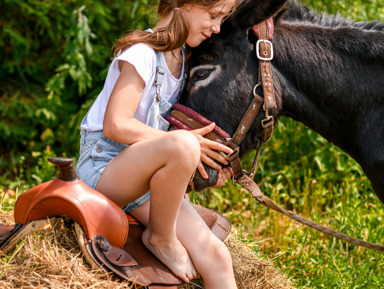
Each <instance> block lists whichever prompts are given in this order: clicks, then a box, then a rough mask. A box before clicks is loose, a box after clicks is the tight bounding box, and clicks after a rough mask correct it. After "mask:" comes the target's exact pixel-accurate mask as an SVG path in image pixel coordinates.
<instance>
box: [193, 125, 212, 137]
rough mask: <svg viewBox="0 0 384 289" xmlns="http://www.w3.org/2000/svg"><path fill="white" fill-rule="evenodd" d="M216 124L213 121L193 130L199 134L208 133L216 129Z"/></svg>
mask: <svg viewBox="0 0 384 289" xmlns="http://www.w3.org/2000/svg"><path fill="white" fill-rule="evenodd" d="M215 126H216V124H215V123H214V122H212V123H211V124H209V125H207V126H204V127H202V128H198V129H195V130H193V131H192V132H193V133H195V134H198V135H206V134H207V133H209V132H211V131H213V130H214V129H215Z"/></svg>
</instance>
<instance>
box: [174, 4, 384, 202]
mask: <svg viewBox="0 0 384 289" xmlns="http://www.w3.org/2000/svg"><path fill="white" fill-rule="evenodd" d="M285 2H286V1H278V0H275V1H258V0H249V1H245V2H243V4H241V5H240V6H239V8H238V10H237V11H236V13H235V14H234V15H233V16H232V17H231V18H230V19H228V20H227V21H226V22H225V23H224V24H223V26H222V29H221V32H220V34H218V35H215V36H214V37H211V39H209V40H207V41H205V42H203V44H202V45H200V46H199V47H198V48H196V49H193V50H192V56H191V58H190V67H189V68H190V77H189V82H188V85H187V89H186V92H185V94H184V96H183V97H182V100H181V102H182V103H183V104H184V105H186V106H188V107H190V108H192V109H194V110H196V111H197V112H199V113H200V114H202V115H203V116H205V117H206V118H208V119H209V120H211V121H214V122H215V123H216V124H217V125H218V126H220V127H221V128H223V129H224V130H225V131H227V132H228V133H229V134H230V135H233V133H234V132H235V130H236V128H237V126H238V125H239V123H240V121H241V118H242V117H243V115H244V113H245V111H246V109H247V108H248V106H249V103H250V102H251V100H252V98H253V93H252V90H253V88H254V86H255V84H256V83H257V82H258V71H259V70H258V60H257V59H256V53H255V43H256V41H257V38H256V36H255V35H254V33H253V31H252V26H253V25H255V24H258V23H259V22H261V21H263V20H265V19H266V18H268V17H270V16H274V18H273V21H274V26H275V32H274V38H273V40H272V43H273V47H274V50H275V51H274V52H275V53H274V58H273V60H272V62H271V66H272V76H273V80H274V85H275V97H276V100H277V109H273V110H271V111H270V112H272V114H273V115H274V116H275V118H276V117H278V116H281V115H283V116H288V117H291V118H293V119H295V120H297V121H300V122H302V123H303V124H305V125H306V126H308V127H309V128H311V129H313V130H314V131H316V132H318V133H319V134H320V135H322V136H323V137H324V138H325V139H327V140H328V141H330V142H332V143H334V144H335V145H337V146H338V147H340V148H341V149H342V150H344V151H345V152H347V153H348V154H349V155H350V156H351V157H353V158H354V159H355V160H356V161H357V162H358V163H359V164H360V165H361V167H362V169H363V170H364V172H365V173H366V175H367V176H368V178H369V179H370V181H371V183H372V186H373V189H374V190H375V192H376V194H377V195H378V196H379V198H380V199H381V201H382V202H384V176H383V173H384V89H383V84H384V31H383V30H384V24H383V23H380V22H377V21H374V22H353V21H351V20H349V19H343V18H341V17H340V16H329V15H321V16H318V15H316V14H315V13H314V12H313V11H311V10H309V9H308V8H306V7H304V6H302V5H301V4H300V3H298V2H296V1H290V2H288V3H287V4H286V5H285V7H284V8H282V9H281V7H282V6H283V5H284V4H285ZM257 92H258V93H259V94H260V95H262V90H259V88H258V89H257ZM263 118H264V114H263V113H262V112H260V113H259V114H258V115H257V117H256V119H255V121H254V122H253V124H252V126H251V127H250V129H249V131H248V133H247V135H246V137H245V139H244V141H243V142H242V143H241V146H240V148H241V151H243V152H246V151H248V150H250V149H253V148H255V147H256V145H257V143H258V142H259V141H260V138H261V130H262V129H261V125H260V121H261V120H262V119H263ZM210 176H211V178H213V179H214V174H213V173H212V172H211V174H210ZM214 181H215V180H212V182H213V183H214ZM195 182H197V186H198V187H203V186H204V184H202V180H201V179H200V184H199V180H198V179H197V180H195Z"/></svg>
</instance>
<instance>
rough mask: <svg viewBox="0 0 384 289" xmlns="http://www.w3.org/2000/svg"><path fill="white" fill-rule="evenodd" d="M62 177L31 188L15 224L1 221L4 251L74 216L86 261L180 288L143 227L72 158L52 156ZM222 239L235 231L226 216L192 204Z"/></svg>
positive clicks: (22, 198) (156, 285)
mask: <svg viewBox="0 0 384 289" xmlns="http://www.w3.org/2000/svg"><path fill="white" fill-rule="evenodd" d="M49 161H50V162H52V163H54V164H55V165H57V166H58V168H59V176H58V177H57V178H56V179H54V180H52V181H49V182H46V183H43V184H41V185H38V186H36V187H33V188H32V189H30V190H28V191H26V192H25V193H23V194H22V195H20V197H19V198H18V199H17V201H16V204H15V208H14V218H15V224H13V225H2V224H0V250H1V251H2V252H3V253H5V254H8V253H10V252H12V251H13V250H14V249H15V247H16V245H17V244H18V243H19V242H20V241H21V239H23V238H25V237H26V236H27V235H29V234H31V233H32V232H34V231H36V230H37V229H39V228H43V227H44V226H45V225H46V223H47V222H49V221H51V223H52V221H53V223H54V222H55V221H56V220H57V217H64V218H65V219H66V220H72V221H74V222H73V223H74V228H75V233H76V236H77V241H78V243H79V245H80V248H81V249H82V251H83V253H84V256H85V259H86V261H87V262H88V263H89V264H90V265H95V264H97V265H98V266H101V267H102V268H103V269H104V270H105V271H106V272H114V273H115V274H116V275H117V276H119V277H121V278H123V279H126V280H129V281H131V282H134V283H135V284H138V285H141V286H148V287H149V288H151V289H153V288H177V287H178V285H180V284H182V283H183V281H182V280H180V279H179V278H178V277H176V276H175V275H174V274H173V273H172V272H171V271H170V270H169V269H168V268H167V267H166V266H165V265H164V264H162V263H161V262H160V261H159V260H158V259H157V258H156V257H155V256H154V255H153V254H152V253H151V252H150V251H149V250H147V248H146V247H145V246H144V245H143V243H142V242H141V234H142V232H143V231H144V229H145V228H144V227H143V226H142V225H141V224H140V223H139V222H138V221H137V220H135V219H134V218H133V217H132V216H130V215H129V214H127V213H125V212H124V211H123V210H122V209H121V208H120V207H118V206H117V205H116V204H115V203H113V202H112V201H110V200H109V199H107V198H106V197H105V196H104V195H102V194H100V193H99V192H97V191H95V190H93V189H91V188H90V187H88V186H87V185H85V184H84V183H83V182H82V181H81V180H80V179H79V178H78V176H77V175H76V172H75V170H74V168H73V165H72V162H73V159H68V158H50V159H49ZM193 207H194V208H195V209H196V211H197V212H198V213H199V214H200V216H201V217H202V218H203V219H204V221H205V222H206V223H207V225H208V226H209V227H210V228H211V230H212V232H213V233H214V234H215V235H216V236H217V237H219V238H220V239H221V240H222V241H224V240H225V239H226V237H227V236H228V235H229V233H230V230H231V224H230V222H229V220H228V219H227V218H225V217H224V216H222V215H220V214H219V213H217V212H215V211H213V210H210V209H207V208H204V207H201V206H198V205H193Z"/></svg>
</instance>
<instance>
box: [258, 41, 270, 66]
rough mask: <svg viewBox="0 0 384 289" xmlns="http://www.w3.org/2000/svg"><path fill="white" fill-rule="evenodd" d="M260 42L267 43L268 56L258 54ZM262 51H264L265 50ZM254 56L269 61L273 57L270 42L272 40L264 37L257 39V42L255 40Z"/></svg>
mask: <svg viewBox="0 0 384 289" xmlns="http://www.w3.org/2000/svg"><path fill="white" fill-rule="evenodd" d="M261 42H263V43H264V44H269V52H270V55H271V56H270V57H263V56H261V55H260V43H261ZM264 52H266V50H265V51H264ZM256 56H257V58H258V59H259V60H261V61H271V60H272V59H273V44H272V42H271V41H269V40H265V39H260V40H257V42H256Z"/></svg>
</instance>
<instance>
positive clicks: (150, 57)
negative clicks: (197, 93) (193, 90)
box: [81, 43, 185, 131]
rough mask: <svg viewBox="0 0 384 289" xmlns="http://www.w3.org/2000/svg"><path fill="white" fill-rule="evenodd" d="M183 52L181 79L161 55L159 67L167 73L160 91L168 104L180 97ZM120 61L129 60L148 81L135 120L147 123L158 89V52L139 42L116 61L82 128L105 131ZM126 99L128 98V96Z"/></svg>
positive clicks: (121, 54) (116, 58) (182, 70)
mask: <svg viewBox="0 0 384 289" xmlns="http://www.w3.org/2000/svg"><path fill="white" fill-rule="evenodd" d="M181 50H182V55H183V67H182V69H181V73H180V78H179V79H177V78H175V77H174V76H173V75H172V73H171V72H170V71H169V69H168V66H167V63H166V61H165V57H164V53H162V52H160V64H161V66H162V67H163V68H164V70H165V74H164V78H163V83H162V85H161V88H160V95H161V97H162V98H164V99H166V100H168V101H172V100H174V99H175V98H176V97H177V96H178V94H179V91H180V88H181V84H182V82H183V75H184V62H185V56H184V50H183V48H182V49H181ZM119 61H127V62H129V63H130V64H132V65H133V66H134V67H135V69H136V71H137V73H138V74H139V75H140V76H141V78H142V79H143V80H144V82H145V87H144V90H143V94H142V96H141V99H140V102H139V105H138V107H137V109H136V111H135V114H134V116H133V117H134V118H135V119H137V120H139V121H141V122H142V123H146V121H147V115H148V111H149V108H150V107H151V105H152V101H153V98H154V96H155V90H156V89H155V86H154V85H153V82H154V80H155V75H156V66H157V64H156V63H157V62H156V53H155V50H153V49H152V48H151V47H149V46H148V45H146V44H143V43H137V44H134V45H132V46H131V47H129V48H128V49H126V50H125V51H124V52H123V53H120V52H119V53H118V54H117V55H116V57H115V58H114V59H113V61H112V64H111V66H110V67H109V70H108V75H107V78H106V80H105V83H104V88H103V90H102V91H101V92H100V94H99V96H98V97H97V98H96V100H95V101H94V103H93V104H92V107H91V108H90V109H89V111H88V114H87V115H86V116H85V118H84V120H83V122H82V123H81V129H85V130H88V131H98V130H103V121H104V115H105V110H106V108H107V104H108V101H109V97H110V95H111V93H112V90H113V88H114V86H115V84H116V81H117V79H118V77H119V75H120V69H119ZM127 97H129V95H127Z"/></svg>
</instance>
